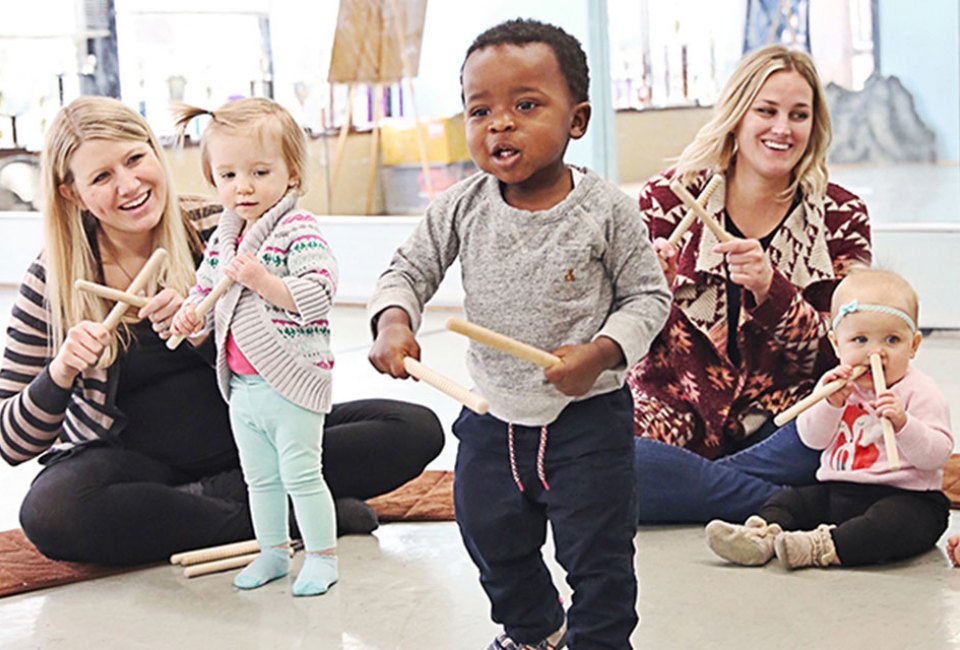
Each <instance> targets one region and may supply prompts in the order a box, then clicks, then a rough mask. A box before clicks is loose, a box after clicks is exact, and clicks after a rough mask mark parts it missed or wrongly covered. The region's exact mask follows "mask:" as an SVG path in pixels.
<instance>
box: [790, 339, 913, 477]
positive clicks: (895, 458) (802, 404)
mask: <svg viewBox="0 0 960 650" xmlns="http://www.w3.org/2000/svg"><path fill="white" fill-rule="evenodd" d="M866 371H867V367H866V366H857V367H856V368H854V369H853V373H852V374H851V375H850V379H835V380H833V381H831V382H828V383H826V384H824V385H823V386H820V387H819V388H817V389H816V390H814V391H813V392H812V393H810V394H809V395H808V396H807V397H805V398H803V399H802V400H800V401H799V402H797V403H796V404H794V405H793V406H791V407H790V408H788V409H787V410H786V411H784V412H783V413H780V414H779V415H777V416H776V417H775V418H773V423H774V424H776V425H777V426H778V427H782V426H783V425H785V424H786V423H787V422H789V421H790V420H792V419H794V418H795V417H797V416H798V415H800V414H801V413H803V412H804V411H806V410H807V409H809V408H810V407H812V406H813V405H814V404H817V403H818V402H820V401H821V400H824V399H826V398H828V397H830V396H831V395H833V394H834V393H836V392H837V391H838V390H840V389H841V388H843V387H844V386H846V385H847V384H849V383H850V382H852V381H855V380H856V379H857V378H858V377H860V376H861V375H862V374H863V373H865V372H866ZM870 372H871V374H872V375H873V392H875V393H876V394H877V395H879V394H880V393H882V392H884V391H885V390H887V383H886V380H885V379H884V377H883V362H882V361H881V360H880V355H879V354H871V355H870ZM880 426H881V427H882V428H883V444H884V448H885V449H886V452H887V460H888V461H889V463H890V470H891V471H895V470H898V469H900V453H899V452H898V451H897V440H896V438H895V434H894V431H893V423H891V422H890V420H888V419H887V418H880Z"/></svg>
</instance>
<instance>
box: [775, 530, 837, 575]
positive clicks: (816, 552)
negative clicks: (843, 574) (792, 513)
mask: <svg viewBox="0 0 960 650" xmlns="http://www.w3.org/2000/svg"><path fill="white" fill-rule="evenodd" d="M834 528H836V526H832V525H827V524H820V525H819V526H817V527H816V529H814V530H798V531H791V532H788V533H782V534H781V535H779V536H778V537H777V539H776V541H775V542H774V545H773V546H774V551H775V552H776V554H777V559H778V560H780V563H781V564H782V565H783V566H784V568H787V569H799V568H801V567H808V566H819V567H827V566H830V565H831V564H834V560H836V559H837V548H836V547H835V546H834V545H833V535H831V534H830V531H831V530H833V529H834Z"/></svg>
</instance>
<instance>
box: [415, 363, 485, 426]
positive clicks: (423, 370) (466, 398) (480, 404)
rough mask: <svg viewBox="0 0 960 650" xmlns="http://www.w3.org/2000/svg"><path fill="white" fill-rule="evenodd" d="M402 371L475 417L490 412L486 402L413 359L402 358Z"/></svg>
mask: <svg viewBox="0 0 960 650" xmlns="http://www.w3.org/2000/svg"><path fill="white" fill-rule="evenodd" d="M403 369H404V370H406V371H407V372H408V373H410V375H412V376H413V377H416V378H417V379H419V380H420V381H423V382H426V383H428V384H430V385H431V386H433V387H434V388H436V389H437V390H439V391H440V392H442V393H446V394H447V395H449V396H450V397H452V398H453V399H455V400H457V401H458V402H460V403H461V404H463V405H464V406H466V407H467V408H468V409H470V410H471V411H473V412H474V413H476V414H477V415H483V414H485V413H486V412H487V411H489V410H490V405H489V404H488V403H487V400H485V399H483V398H482V397H480V396H479V395H477V394H475V393H472V392H470V391H469V390H467V389H466V388H464V387H463V386H461V385H460V384H458V383H456V382H455V381H453V380H452V379H450V378H449V377H445V376H443V375H441V374H440V373H439V372H436V371H435V370H431V369H430V368H427V367H426V366H425V365H423V364H422V363H420V362H419V361H417V360H416V359H414V358H413V357H404V358H403Z"/></svg>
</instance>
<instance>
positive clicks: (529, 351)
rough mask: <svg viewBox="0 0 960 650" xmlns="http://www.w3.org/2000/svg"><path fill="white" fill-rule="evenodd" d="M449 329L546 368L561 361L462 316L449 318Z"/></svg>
mask: <svg viewBox="0 0 960 650" xmlns="http://www.w3.org/2000/svg"><path fill="white" fill-rule="evenodd" d="M447 329H448V330H450V331H452V332H456V333H457V334H463V335H464V336H466V337H467V338H469V339H473V340H474V341H476V342H477V343H482V344H483V345H489V346H490V347H491V348H496V349H497V350H500V351H501V352H506V353H507V354H512V355H513V356H515V357H518V358H520V359H523V360H524V361H529V362H531V363H535V364H537V365H538V366H542V367H544V368H549V367H550V366H555V365H556V364H558V363H560V357H558V356H556V355H554V354H550V353H549V352H544V351H543V350H541V349H540V348H535V347H533V346H532V345H527V344H526V343H522V342H520V341H518V340H516V339H512V338H510V337H509V336H504V335H503V334H499V333H497V332H494V331H493V330H489V329H487V328H486V327H482V326H480V325H475V324H474V323H470V322H468V321H465V320H463V319H462V318H449V319H447Z"/></svg>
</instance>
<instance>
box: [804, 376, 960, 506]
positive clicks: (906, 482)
mask: <svg viewBox="0 0 960 650" xmlns="http://www.w3.org/2000/svg"><path fill="white" fill-rule="evenodd" d="M890 390H891V391H892V392H893V393H894V394H895V395H896V396H897V397H898V398H899V399H900V402H901V403H902V404H903V407H904V410H906V412H907V423H906V425H904V427H903V428H902V429H901V430H900V431H899V432H897V433H896V441H897V451H898V453H899V455H900V469H898V470H895V471H891V470H890V461H889V459H888V458H887V452H886V449H885V447H884V443H883V432H882V429H881V426H880V418H878V417H877V414H876V413H875V412H874V410H873V409H872V408H871V407H870V402H871V401H873V400H874V399H875V394H874V392H873V391H872V390H863V389H862V388H860V387H859V386H857V387H855V388H854V390H853V393H851V395H850V397H849V399H847V403H846V404H845V405H844V406H842V407H839V408H837V407H835V406H832V405H831V404H830V403H829V402H828V401H827V400H823V401H821V402H819V403H818V404H816V405H815V406H813V407H811V408H810V409H809V410H808V411H806V412H805V413H802V414H801V415H800V417H799V418H798V419H797V431H798V433H799V434H800V440H802V441H803V444H805V445H806V446H808V447H810V448H811V449H822V450H823V454H822V455H821V456H820V469H819V470H817V480H818V481H847V482H849V483H872V484H883V485H892V486H894V487H898V488H902V489H904V490H918V491H922V490H939V489H940V486H941V485H942V483H943V464H944V463H945V462H946V461H947V459H948V458H949V457H950V453H951V452H952V451H953V434H952V433H951V431H950V410H949V407H948V405H947V401H946V399H944V397H943V394H942V393H941V392H940V389H939V388H937V385H936V384H935V383H934V382H933V380H932V379H930V377H928V376H927V375H925V374H923V373H922V372H920V371H919V370H917V369H915V368H910V369H909V370H908V371H907V374H906V375H904V377H903V379H901V380H900V381H898V382H897V383H896V384H894V385H893V386H891V387H890Z"/></svg>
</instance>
